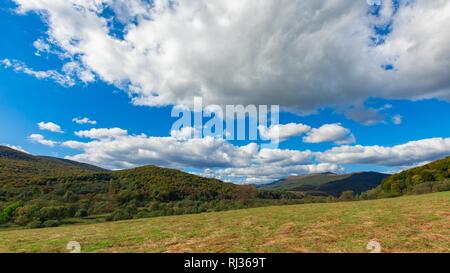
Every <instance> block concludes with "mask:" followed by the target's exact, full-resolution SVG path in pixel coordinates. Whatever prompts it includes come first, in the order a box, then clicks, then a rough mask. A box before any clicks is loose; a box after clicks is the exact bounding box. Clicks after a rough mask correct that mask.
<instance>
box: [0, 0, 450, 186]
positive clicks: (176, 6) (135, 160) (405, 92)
mask: <svg viewBox="0 0 450 273" xmlns="http://www.w3.org/2000/svg"><path fill="white" fill-rule="evenodd" d="M0 25H1V26H2V32H3V33H2V34H3V35H2V38H1V43H0V79H1V80H0V144H4V145H10V146H14V147H20V148H21V149H24V150H26V151H28V152H30V153H33V154H45V155H52V156H58V157H66V158H69V159H73V160H78V161H83V162H87V163H92V164H96V165H99V166H103V167H106V168H110V169H123V168H132V167H136V166H141V165H148V164H154V165H160V166H165V167H171V168H178V169H183V170H185V171H189V172H194V173H197V174H201V175H205V176H213V177H218V178H221V179H223V180H227V181H234V182H237V183H248V182H255V183H260V182H269V181H273V180H276V179H279V178H281V177H284V176H287V175H290V174H306V173H316V172H326V171H333V172H353V171H368V170H373V171H383V172H395V171H398V170H402V169H404V168H407V167H410V166H415V165H419V164H423V163H425V162H429V161H431V160H435V159H439V158H441V157H444V156H448V155H450V123H449V122H448V117H450V107H449V106H450V104H449V101H450V47H449V46H448V45H449V44H450V35H449V34H448V26H450V2H449V1H448V0H433V1H430V0H378V1H376V0H354V1H347V0H302V1H293V0H246V1H228V0H213V1H211V0H184V1H174V0H153V1H151V0H130V1H119V0H64V1H63V0H61V1H54V0H4V1H2V2H1V4H0ZM195 96H198V97H202V98H203V99H204V102H205V104H217V105H228V104H233V105H236V104H242V105H249V104H255V105H261V104H262V105H273V104H275V105H280V106H281V109H282V113H281V115H280V123H281V124H280V125H278V126H273V127H263V126H261V127H260V128H259V136H260V139H259V140H258V141H227V140H223V139H217V138H210V137H205V138H189V137H186V136H187V135H189V134H190V133H191V129H192V128H185V130H181V131H172V130H171V128H172V124H173V123H174V122H175V121H176V118H172V117H171V115H170V114H171V111H172V107H173V105H177V104H184V105H187V106H188V107H189V106H191V105H192V103H193V97H195ZM277 133H279V134H280V139H279V145H278V147H277V148H267V147H264V146H261V144H262V143H264V141H267V140H270V139H272V138H273V136H274V135H277Z"/></svg>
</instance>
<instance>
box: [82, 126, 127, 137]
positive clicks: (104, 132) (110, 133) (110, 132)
mask: <svg viewBox="0 0 450 273" xmlns="http://www.w3.org/2000/svg"><path fill="white" fill-rule="evenodd" d="M75 135H76V136H78V137H84V138H91V139H116V138H120V137H124V136H127V135H128V131H127V130H123V129H120V128H111V129H109V128H101V129H91V130H88V131H78V132H75Z"/></svg>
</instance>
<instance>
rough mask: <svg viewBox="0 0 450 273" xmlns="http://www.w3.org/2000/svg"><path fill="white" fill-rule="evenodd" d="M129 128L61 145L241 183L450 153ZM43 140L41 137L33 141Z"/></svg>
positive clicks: (443, 146)
mask: <svg viewBox="0 0 450 273" xmlns="http://www.w3.org/2000/svg"><path fill="white" fill-rule="evenodd" d="M126 132H127V131H126V130H123V129H119V128H113V129H93V130H90V131H82V132H78V133H77V135H79V136H84V137H89V138H92V140H91V141H89V142H80V141H66V142H64V143H62V144H61V145H62V146H64V147H68V148H72V149H75V150H79V151H81V153H80V154H77V155H74V156H70V157H67V158H68V159H71V160H76V161H81V162H85V163H90V164H95V165H99V166H102V167H105V168H110V169H124V168H133V167H137V166H143V165H158V166H162V167H171V168H178V169H192V168H195V169H197V170H199V171H196V173H198V174H201V175H204V176H210V177H216V178H218V179H222V180H224V181H233V182H240V183H249V182H258V183H262V182H269V181H274V180H277V179H280V178H283V177H286V176H288V175H293V174H296V175H301V174H309V173H321V172H342V171H343V170H344V169H343V167H342V165H343V164H369V165H376V166H384V167H403V166H412V165H415V164H419V163H422V162H425V161H431V160H435V159H439V158H442V157H445V156H448V155H450V139H439V138H436V139H424V140H419V141H414V142H408V143H406V144H403V145H398V146H394V147H382V146H360V145H358V146H348V145H347V146H341V147H336V148H333V149H330V150H328V151H325V152H312V151H309V150H306V151H298V150H287V149H267V148H261V147H260V146H259V145H257V144H255V143H251V144H248V145H246V146H235V145H233V144H231V143H229V142H227V141H226V140H223V139H218V138H212V137H206V138H195V137H194V138H187V137H186V136H187V132H192V130H190V131H188V130H186V131H185V133H186V134H181V136H183V137H179V136H180V135H177V134H174V135H173V136H169V137H152V136H146V135H144V134H141V135H128V134H127V133H126ZM35 139H37V140H40V141H42V140H44V139H43V137H35Z"/></svg>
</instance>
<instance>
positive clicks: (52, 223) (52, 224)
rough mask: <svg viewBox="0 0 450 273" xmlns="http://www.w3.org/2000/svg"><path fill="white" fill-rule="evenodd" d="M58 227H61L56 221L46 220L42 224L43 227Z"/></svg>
mask: <svg viewBox="0 0 450 273" xmlns="http://www.w3.org/2000/svg"><path fill="white" fill-rule="evenodd" d="M59 225H61V223H60V222H59V221H57V220H47V221H45V222H44V223H43V224H42V226H43V227H57V226H59Z"/></svg>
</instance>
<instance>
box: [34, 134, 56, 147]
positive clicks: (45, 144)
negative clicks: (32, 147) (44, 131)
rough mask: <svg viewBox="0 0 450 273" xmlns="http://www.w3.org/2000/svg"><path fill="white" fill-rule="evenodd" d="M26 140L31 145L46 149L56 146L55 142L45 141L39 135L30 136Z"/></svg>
mask: <svg viewBox="0 0 450 273" xmlns="http://www.w3.org/2000/svg"><path fill="white" fill-rule="evenodd" d="M28 139H29V140H30V141H31V142H33V143H39V144H42V145H44V146H48V147H55V146H56V145H57V144H58V142H56V141H53V140H47V139H45V137H44V136H43V135H40V134H32V135H30V136H29V137H28Z"/></svg>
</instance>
